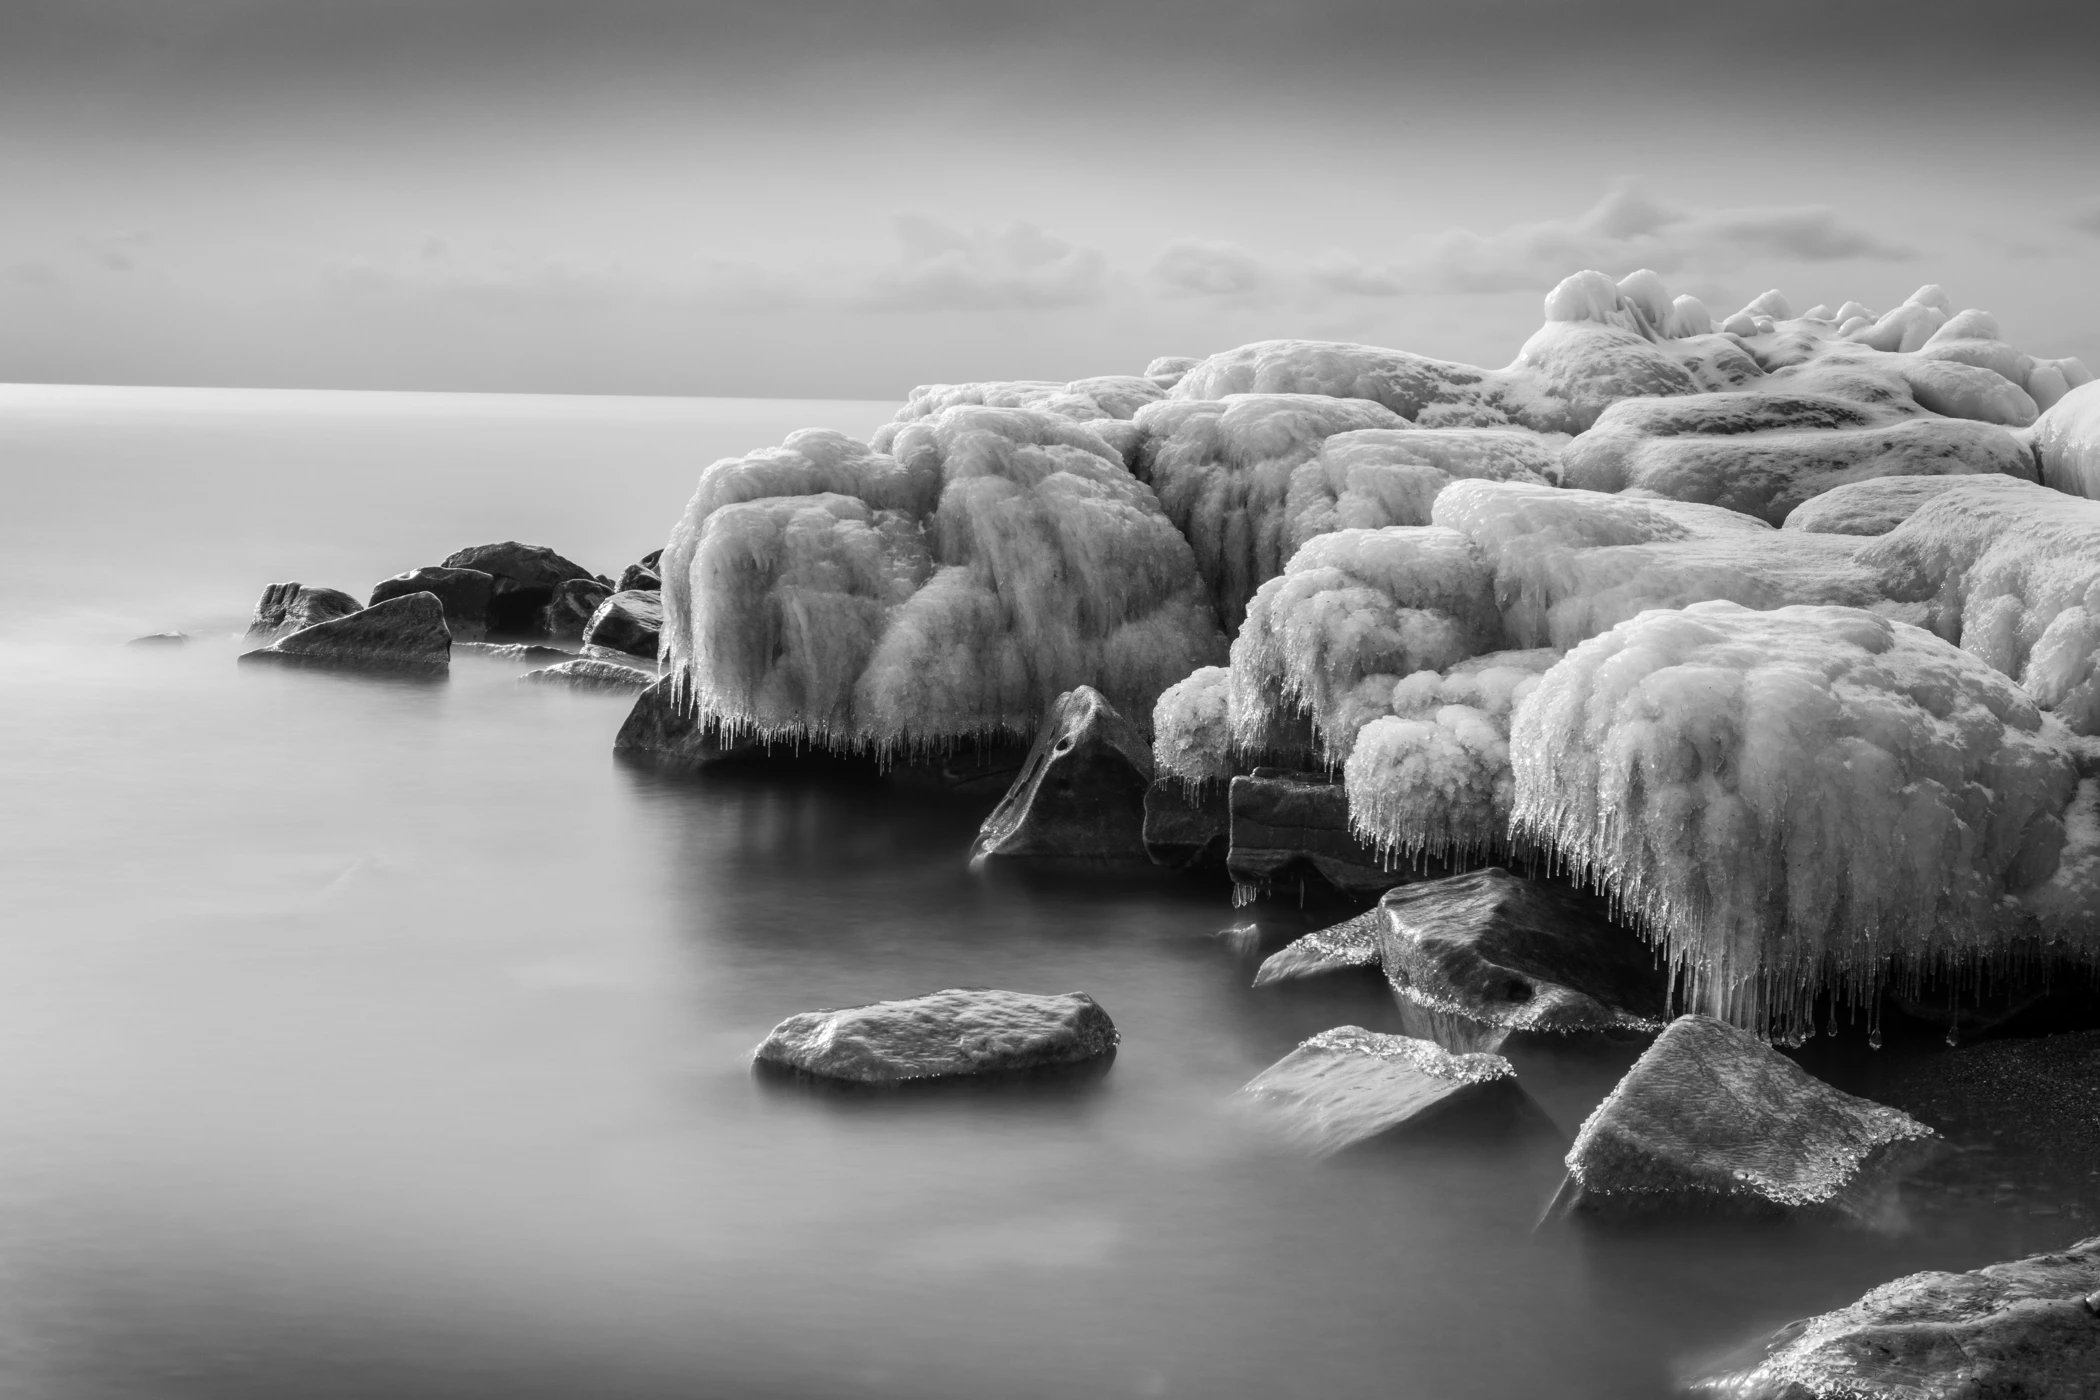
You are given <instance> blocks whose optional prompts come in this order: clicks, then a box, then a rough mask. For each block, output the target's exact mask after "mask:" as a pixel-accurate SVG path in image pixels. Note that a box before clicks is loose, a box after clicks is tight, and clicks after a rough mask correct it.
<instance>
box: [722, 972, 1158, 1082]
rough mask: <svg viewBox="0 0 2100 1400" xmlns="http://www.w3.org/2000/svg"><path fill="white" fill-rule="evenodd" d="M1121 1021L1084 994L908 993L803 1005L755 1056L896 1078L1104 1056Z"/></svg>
mask: <svg viewBox="0 0 2100 1400" xmlns="http://www.w3.org/2000/svg"><path fill="white" fill-rule="evenodd" d="M1116 1040H1117V1035H1116V1027H1115V1023H1114V1022H1113V1021H1111V1020H1109V1018H1108V1013H1107V1012H1106V1011H1103V1010H1102V1009H1101V1007H1100V1005H1099V1004H1098V1003H1097V1002H1095V1000H1094V999H1093V998H1092V997H1090V996H1088V995H1087V994H1086V993H1084V992H1068V993H1065V994H1063V995H1061V996H1036V995H1032V994H1030V993H1027V992H1005V991H994V990H991V989H987V988H969V989H965V988H950V989H949V990H947V991H940V992H934V993H932V994H930V995H928V996H922V997H912V998H909V999H908V1000H904V1001H878V1002H872V1003H870V1004H868V1005H866V1006H849V1007H845V1008H843V1009H841V1010H837V1011H804V1012H801V1013H799V1014H797V1015H794V1016H790V1017H788V1018H787V1019H786V1020H785V1021H782V1022H781V1023H780V1024H779V1025H777V1026H775V1027H774V1028H773V1032H772V1034H771V1035H768V1036H767V1037H766V1038H765V1040H764V1041H763V1042H762V1043H761V1044H760V1045H759V1047H758V1049H757V1051H756V1052H755V1053H756V1058H757V1059H758V1060H759V1061H760V1062H762V1063H765V1064H771V1065H778V1066H781V1067H783V1068H786V1069H792V1070H799V1071H801V1072H803V1073H805V1074H813V1075H817V1076H820V1077H823V1078H827V1079H844V1080H851V1081H854V1082H856V1083H862V1084H894V1083H900V1082H903V1081H906V1080H915V1079H942V1078H949V1077H953V1076H958V1075H973V1074H996V1073H1000V1072H1002V1071H1008V1070H1025V1069H1040V1068H1046V1067H1050V1066H1055V1065H1071V1064H1078V1063H1081V1062H1082V1061H1086V1060H1092V1059H1098V1058H1099V1057H1101V1056H1103V1055H1107V1054H1110V1053H1112V1052H1113V1051H1114V1050H1115V1048H1116Z"/></svg>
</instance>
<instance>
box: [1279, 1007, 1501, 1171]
mask: <svg viewBox="0 0 2100 1400" xmlns="http://www.w3.org/2000/svg"><path fill="white" fill-rule="evenodd" d="M1516 1073H1517V1072H1516V1070H1515V1069H1514V1068H1512V1067H1511V1065H1510V1063H1509V1061H1507V1060H1505V1059H1503V1058H1502V1057H1501V1056H1500V1055H1453V1054H1451V1053H1450V1052H1449V1051H1447V1050H1444V1049H1441V1048H1440V1047H1438V1046H1435V1045H1432V1044H1430V1043H1429V1042H1428V1041H1426V1040H1415V1039H1412V1038H1411V1037H1408V1036H1404V1035H1380V1034H1378V1033H1377V1032H1375V1031H1367V1030H1365V1029H1363V1028H1362V1027H1361V1026H1337V1027H1336V1028H1335V1029H1333V1030H1331V1031H1322V1032H1320V1034H1318V1035H1316V1036H1314V1037H1313V1038H1312V1039H1310V1040H1308V1041H1305V1042H1304V1043H1303V1044H1301V1045H1300V1046H1299V1047H1298V1048H1297V1049H1295V1050H1293V1051H1291V1053H1290V1054H1288V1055H1286V1056H1284V1057H1283V1058H1282V1059H1280V1060H1278V1061H1277V1062H1276V1063H1275V1064H1273V1065H1271V1066H1269V1067H1268V1068H1267V1069H1265V1070H1263V1071H1262V1072H1261V1073H1260V1074H1259V1075H1257V1076H1256V1077H1255V1078H1254V1079H1253V1080H1252V1081H1250V1082H1249V1083H1248V1084H1247V1086H1246V1087H1245V1088H1243V1089H1242V1090H1240V1092H1241V1093H1242V1094H1245V1095H1247V1096H1248V1097H1249V1098H1251V1099H1253V1100H1255V1101H1256V1102H1257V1103H1258V1104H1259V1105H1260V1106H1261V1107H1262V1108H1263V1109H1264V1110H1265V1111H1266V1112H1267V1113H1268V1114H1269V1115H1270V1116H1272V1117H1273V1118H1274V1119H1275V1121H1276V1122H1278V1123H1279V1124H1280V1125H1281V1126H1282V1128H1283V1131H1284V1133H1285V1134H1286V1135H1287V1136H1288V1137H1290V1138H1291V1139H1292V1140H1293V1141H1295V1142H1297V1143H1299V1144H1300V1145H1302V1146H1304V1147H1307V1148H1310V1149H1311V1150H1312V1151H1314V1152H1316V1153H1318V1154H1320V1155H1322V1156H1324V1155H1326V1154H1327V1153H1330V1152H1339V1151H1341V1150H1342V1149H1343V1148H1345V1147H1350V1146H1353V1145H1355V1144H1356V1143H1359V1142H1363V1141H1366V1140H1367V1139H1370V1138H1374V1137H1377V1136H1379V1135H1380V1134H1383V1133H1387V1132H1391V1131H1392V1130H1393V1129H1395V1128H1399V1127H1402V1126H1405V1125H1407V1124H1416V1123H1420V1122H1422V1121H1423V1120H1424V1119H1426V1118H1428V1117H1430V1116H1432V1115H1440V1114H1442V1113H1445V1112H1448V1111H1450V1110H1452V1109H1454V1108H1456V1107H1459V1106H1462V1105H1464V1104H1468V1103H1477V1102H1481V1101H1484V1100H1487V1099H1490V1098H1493V1099H1503V1098H1507V1097H1509V1096H1511V1095H1521V1094H1522V1093H1523V1091H1522V1090H1521V1089H1519V1088H1518V1087H1517V1081H1516Z"/></svg>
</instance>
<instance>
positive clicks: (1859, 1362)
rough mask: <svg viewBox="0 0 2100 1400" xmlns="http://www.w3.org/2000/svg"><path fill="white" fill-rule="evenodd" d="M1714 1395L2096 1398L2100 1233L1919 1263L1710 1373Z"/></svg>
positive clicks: (1831, 1399) (1861, 1399)
mask: <svg viewBox="0 0 2100 1400" xmlns="http://www.w3.org/2000/svg"><path fill="white" fill-rule="evenodd" d="M1687 1393H1689V1394H1691V1395H1695V1396H1705V1397H1710V1398H1711V1400H2029V1398H2031V1400H2095V1398H2096V1397H2100V1237H2094V1238H2092V1239H2086V1240H2081V1241H2079V1242H2078V1243H2077V1244H2074V1245H2072V1246H2071V1247H2070V1248H2068V1249H2066V1250H2063V1251H2061V1252H2058V1253H2051V1254H2037V1255H2033V1256H2031V1257H2029V1258H2026V1259H2016V1260H2013V1261H2011V1262H2010V1263H2004V1264H1991V1265H1988V1266H1987V1267H1984V1268H1981V1269H1976V1270H1973V1271H1972V1272H1969V1273H1945V1272H1941V1271H1938V1270H1933V1271H1928V1272H1925V1273H1917V1274H1911V1275H1910V1276H1908V1277H1906V1278H1899V1279H1896V1280H1894V1281H1893V1282H1890V1283H1885V1284H1883V1285H1881V1286H1880V1287H1879V1288H1876V1289H1873V1290H1872V1291H1870V1292H1868V1293H1867V1294H1866V1295H1865V1296H1864V1297H1862V1298H1861V1299H1860V1300H1859V1301H1858V1302H1856V1303H1853V1304H1852V1305H1851V1306H1849V1307H1844V1308H1839V1309H1838V1310H1837V1311H1835V1312H1828V1313H1824V1314H1823V1315H1822V1316H1820V1317H1811V1318H1806V1319H1803V1320H1802V1321H1800V1322H1796V1323H1793V1324H1791V1325H1789V1326H1786V1327H1782V1328H1781V1329H1780V1330H1779V1331H1778V1332H1776V1333H1774V1334H1773V1335H1772V1336H1771V1337H1770V1338H1768V1339H1766V1340H1765V1341H1764V1342H1763V1343H1761V1344H1759V1345H1758V1346H1756V1347H1754V1348H1753V1349H1752V1350H1751V1351H1750V1353H1749V1354H1748V1355H1747V1356H1744V1357H1739V1358H1737V1359H1735V1360H1733V1361H1731V1362H1728V1363H1724V1364H1723V1365H1722V1366H1720V1367H1718V1368H1716V1369H1715V1370H1713V1371H1711V1372H1709V1373H1707V1374H1706V1375H1703V1376H1701V1377H1699V1378H1698V1379H1696V1380H1694V1381H1692V1382H1691V1384H1690V1385H1689V1386H1688V1387H1687Z"/></svg>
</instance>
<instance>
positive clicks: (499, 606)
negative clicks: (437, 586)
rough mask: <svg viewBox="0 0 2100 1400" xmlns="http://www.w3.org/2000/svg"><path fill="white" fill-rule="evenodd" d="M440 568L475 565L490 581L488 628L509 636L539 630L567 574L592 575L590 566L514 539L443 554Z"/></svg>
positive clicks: (540, 632)
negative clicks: (549, 605)
mask: <svg viewBox="0 0 2100 1400" xmlns="http://www.w3.org/2000/svg"><path fill="white" fill-rule="evenodd" d="M444 567H445V568H448V569H477V570H479V571H481V572H482V573H485V574H488V575H489V576H490V577H492V578H493V579H494V580H495V583H494V585H493V586H492V587H491V590H490V594H489V609H488V630H489V631H490V632H493V633H496V634H498V635H508V636H541V635H543V634H544V630H545V627H546V610H547V606H548V604H550V603H552V602H553V601H554V590H555V589H556V588H558V587H560V586H561V585H562V584H564V583H567V582H569V581H570V580H572V579H589V578H592V577H593V575H592V573H591V571H590V570H589V569H586V568H584V567H583V565H581V564H578V563H577V562H575V561H574V560H573V559H564V558H563V557H562V556H561V555H559V554H556V553H555V552H554V551H553V550H551V549H549V548H547V547H546V546H545V545H537V544H521V543H519V542H518V541H516V540H504V541H502V542H501V543H498V544H477V545H469V546H468V547H467V548H465V549H462V550H457V551H455V552H454V553H452V554H450V555H447V556H446V557H445V560H444ZM585 617H586V618H588V617H589V614H588V613H586V614H585Z"/></svg>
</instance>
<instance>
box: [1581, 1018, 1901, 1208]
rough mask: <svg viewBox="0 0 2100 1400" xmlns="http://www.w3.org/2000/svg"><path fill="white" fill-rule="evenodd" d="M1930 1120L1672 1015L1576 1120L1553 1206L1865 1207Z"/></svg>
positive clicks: (1720, 1025)
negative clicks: (1861, 1095)
mask: <svg viewBox="0 0 2100 1400" xmlns="http://www.w3.org/2000/svg"><path fill="white" fill-rule="evenodd" d="M1932 1136H1933V1132H1932V1129H1930V1128H1928V1127H1926V1126H1925V1125H1924V1124H1923V1123H1920V1122H1918V1121H1917V1120H1916V1119H1914V1118H1912V1117H1910V1116H1909V1115H1908V1114H1904V1113H1899V1112H1898V1111H1896V1110H1895V1109H1893V1108H1888V1107H1885V1106H1884V1105H1881V1104H1877V1103H1874V1102H1871V1101H1870V1100H1867V1099H1862V1098H1856V1097H1854V1096H1853V1095H1851V1094H1846V1093H1841V1092H1840V1091H1838V1090H1836V1089H1833V1088H1831V1087H1830V1086H1829V1085H1828V1084H1825V1083H1823V1082H1822V1081H1821V1080H1819V1079H1816V1078H1814V1077H1813V1076H1811V1075H1809V1074H1808V1073H1807V1072H1806V1071H1805V1070H1803V1069H1802V1068H1801V1067H1800V1066H1798V1065H1796V1064H1795V1063H1794V1062H1793V1061H1792V1060H1789V1059H1787V1058H1786V1057H1785V1056H1784V1055H1782V1054H1780V1053H1779V1052H1778V1051H1776V1050H1774V1049H1773V1048H1772V1047H1771V1046H1770V1045H1767V1044H1766V1043H1765V1042H1763V1041H1762V1040H1759V1039H1758V1038H1757V1037H1756V1036H1753V1035H1751V1034H1749V1033H1748V1032H1746V1031H1741V1030H1738V1029H1736V1028H1735V1027H1733V1026H1730V1025H1727V1024H1726V1023H1724V1022H1721V1021H1718V1020H1715V1019H1714V1018H1713V1017H1710V1016H1696V1015H1695V1016H1680V1017H1679V1018H1677V1019H1676V1020H1675V1021H1672V1022H1671V1023H1670V1024H1669V1026H1668V1028H1667V1029H1665V1030H1664V1031H1663V1033H1662V1034H1661V1035H1660V1036H1658V1037H1657V1038H1656V1041H1655V1043H1654V1044H1653V1045H1651V1046H1649V1047H1648V1049H1647V1052H1646V1053H1644V1054H1643V1055H1642V1056H1641V1058H1640V1059H1639V1060H1638V1061H1636V1062H1635V1063H1634V1066H1633V1068H1632V1069H1630V1070H1628V1071H1627V1072H1626V1077H1625V1078H1623V1079H1621V1080H1620V1081H1619V1083H1618V1085H1617V1086H1616V1087H1615V1088H1613V1090H1612V1091H1611V1093H1610V1094H1609V1095H1608V1096H1607V1097H1606V1098H1605V1100H1604V1101H1603V1102H1602V1103H1600V1104H1598V1105H1597V1107H1596V1109H1595V1110H1594V1111H1592V1112H1591V1114H1590V1116H1589V1117H1588V1118H1587V1119H1585V1120H1584V1122H1583V1125H1582V1128H1581V1130H1580V1131H1579V1132H1577V1133H1576V1135H1575V1142H1574V1145H1573V1146H1572V1147H1571V1148H1570V1149H1569V1150H1568V1159H1567V1168H1568V1175H1567V1179H1566V1181H1565V1182H1563V1183H1562V1186H1561V1190H1560V1194H1559V1195H1558V1196H1557V1197H1556V1198H1555V1207H1556V1208H1557V1209H1559V1210H1562V1211H1566V1210H1581V1211H1585V1212H1596V1213H1620V1212H1638V1211H1649V1210H1666V1209H1675V1210H1684V1209H1693V1210H1699V1209H1721V1210H1748V1211H1753V1212H1766V1211H1795V1212H1799V1211H1828V1212H1836V1213H1842V1214H1848V1215H1852V1216H1854V1217H1856V1218H1871V1217H1872V1216H1873V1215H1874V1214H1875V1213H1876V1212H1877V1211H1878V1210H1879V1208H1880V1205H1881V1199H1882V1198H1881V1197H1880V1195H1879V1192H1880V1190H1881V1188H1883V1187H1884V1186H1885V1185H1886V1184H1887V1183H1888V1182H1889V1181H1890V1180H1892V1179H1893V1178H1894V1177H1896V1176H1897V1175H1899V1174H1900V1173H1901V1171H1902V1170H1903V1169H1904V1168H1905V1167H1907V1166H1910V1165H1913V1164H1914V1163H1915V1161H1916V1159H1917V1156H1918V1155H1919V1154H1918V1148H1919V1146H1920V1145H1921V1144H1924V1143H1926V1142H1927V1141H1928V1140H1929V1139H1931V1138H1932Z"/></svg>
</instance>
